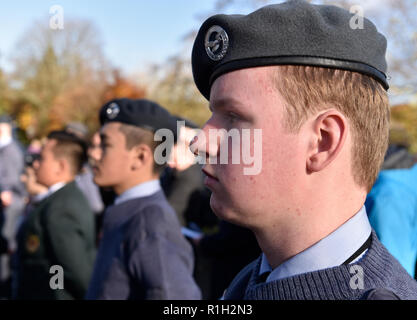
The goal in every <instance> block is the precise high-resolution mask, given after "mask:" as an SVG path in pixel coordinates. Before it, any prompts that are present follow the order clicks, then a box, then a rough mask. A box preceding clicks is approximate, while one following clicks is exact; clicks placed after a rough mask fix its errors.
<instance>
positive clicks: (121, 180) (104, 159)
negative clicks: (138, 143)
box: [92, 122, 134, 194]
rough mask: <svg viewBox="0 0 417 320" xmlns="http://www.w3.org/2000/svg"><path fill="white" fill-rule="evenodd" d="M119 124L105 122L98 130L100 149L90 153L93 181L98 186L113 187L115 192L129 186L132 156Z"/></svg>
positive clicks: (119, 192) (120, 191)
mask: <svg viewBox="0 0 417 320" xmlns="http://www.w3.org/2000/svg"><path fill="white" fill-rule="evenodd" d="M120 126H121V124H120V123H118V122H112V123H107V124H105V125H104V126H103V127H102V128H101V130H100V139H101V150H100V152H96V153H94V154H92V159H93V162H94V165H93V173H94V182H95V183H96V184H97V185H99V186H100V187H111V188H113V190H114V191H115V192H116V194H121V193H122V192H123V191H125V190H126V189H128V188H129V186H130V184H131V180H132V171H131V167H132V161H133V158H134V153H133V151H132V150H128V149H127V147H126V137H125V135H124V134H123V133H122V132H121V131H120Z"/></svg>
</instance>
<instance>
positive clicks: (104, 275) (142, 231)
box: [86, 99, 201, 300]
mask: <svg viewBox="0 0 417 320" xmlns="http://www.w3.org/2000/svg"><path fill="white" fill-rule="evenodd" d="M100 123H101V125H102V127H101V129H100V136H101V147H102V148H101V149H102V150H101V152H99V153H97V155H96V156H97V158H96V159H95V165H94V166H93V171H94V181H95V182H96V183H97V184H98V185H99V186H101V187H111V188H112V189H113V190H114V192H115V193H116V195H117V196H116V199H115V200H114V205H112V206H110V207H109V208H108V209H107V210H106V211H105V213H104V221H103V235H102V238H101V242H100V247H99V251H98V255H97V259H96V262H95V266H94V272H93V277H92V279H91V283H90V286H89V289H88V293H87V295H86V298H87V299H98V300H113V299H117V300H131V299H137V300H154V299H158V300H165V299H199V298H200V297H201V294H200V290H199V288H198V287H197V285H196V284H195V282H194V279H193V277H192V272H193V266H194V259H193V258H194V257H193V252H192V248H191V245H190V244H189V243H188V242H187V240H186V239H185V238H184V237H183V235H182V234H181V228H180V224H179V222H178V219H177V216H176V214H175V212H174V210H173V209H172V207H171V206H170V205H169V203H168V202H167V200H166V198H165V195H164V193H163V191H162V189H161V186H160V182H159V176H160V173H161V172H162V170H163V169H164V166H165V163H166V162H164V161H162V160H163V159H168V157H169V153H170V150H171V148H172V143H173V141H174V138H173V136H172V131H170V130H172V128H173V127H175V125H174V124H173V118H172V116H171V115H170V113H169V112H168V111H166V110H165V109H164V108H162V107H161V106H159V105H158V104H156V103H154V102H152V101H149V100H130V99H117V100H112V101H110V102H108V103H107V104H105V105H104V106H103V107H102V109H101V111H100ZM166 129H168V130H167V131H168V133H170V135H171V137H168V136H169V135H165V134H162V133H161V131H160V130H166ZM163 136H165V141H164V138H163Z"/></svg>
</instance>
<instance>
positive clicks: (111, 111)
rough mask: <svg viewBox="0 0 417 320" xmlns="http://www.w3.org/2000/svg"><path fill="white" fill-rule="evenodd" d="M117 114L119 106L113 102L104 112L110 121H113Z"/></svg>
mask: <svg viewBox="0 0 417 320" xmlns="http://www.w3.org/2000/svg"><path fill="white" fill-rule="evenodd" d="M119 112H120V108H119V106H118V105H117V103H115V102H113V103H112V104H110V105H109V106H108V107H107V110H106V114H107V118H109V119H110V120H113V119H115V118H116V117H117V115H118V114H119Z"/></svg>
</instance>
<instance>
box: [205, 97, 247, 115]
mask: <svg viewBox="0 0 417 320" xmlns="http://www.w3.org/2000/svg"><path fill="white" fill-rule="evenodd" d="M209 109H210V111H211V112H213V111H223V112H224V111H227V112H233V113H235V114H237V115H238V116H240V117H242V118H243V119H246V120H252V119H253V118H252V117H253V116H251V115H250V114H248V113H247V111H245V110H247V107H245V106H244V104H243V103H242V102H240V101H239V100H237V99H234V98H230V97H225V98H219V99H213V100H212V101H210V105H209Z"/></svg>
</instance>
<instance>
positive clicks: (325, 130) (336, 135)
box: [306, 109, 348, 173]
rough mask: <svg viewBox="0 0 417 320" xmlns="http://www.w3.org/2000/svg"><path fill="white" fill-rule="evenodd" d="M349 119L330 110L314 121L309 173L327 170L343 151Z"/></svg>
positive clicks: (308, 160) (309, 154) (308, 165)
mask: <svg viewBox="0 0 417 320" xmlns="http://www.w3.org/2000/svg"><path fill="white" fill-rule="evenodd" d="M347 128H348V127H347V119H346V118H345V116H344V115H343V114H342V113H340V112H339V111H337V110H334V109H332V110H328V111H326V112H324V113H321V114H319V115H317V117H316V118H315V119H314V120H313V125H312V129H311V130H312V132H311V140H310V141H311V143H310V146H309V152H308V157H307V163H306V165H307V172H309V173H312V172H318V171H321V170H323V169H324V168H326V167H327V166H328V165H329V164H330V163H331V162H332V161H333V160H334V159H335V158H336V157H337V155H338V154H339V152H340V151H341V150H342V148H343V145H344V143H345V140H346V136H347Z"/></svg>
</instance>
